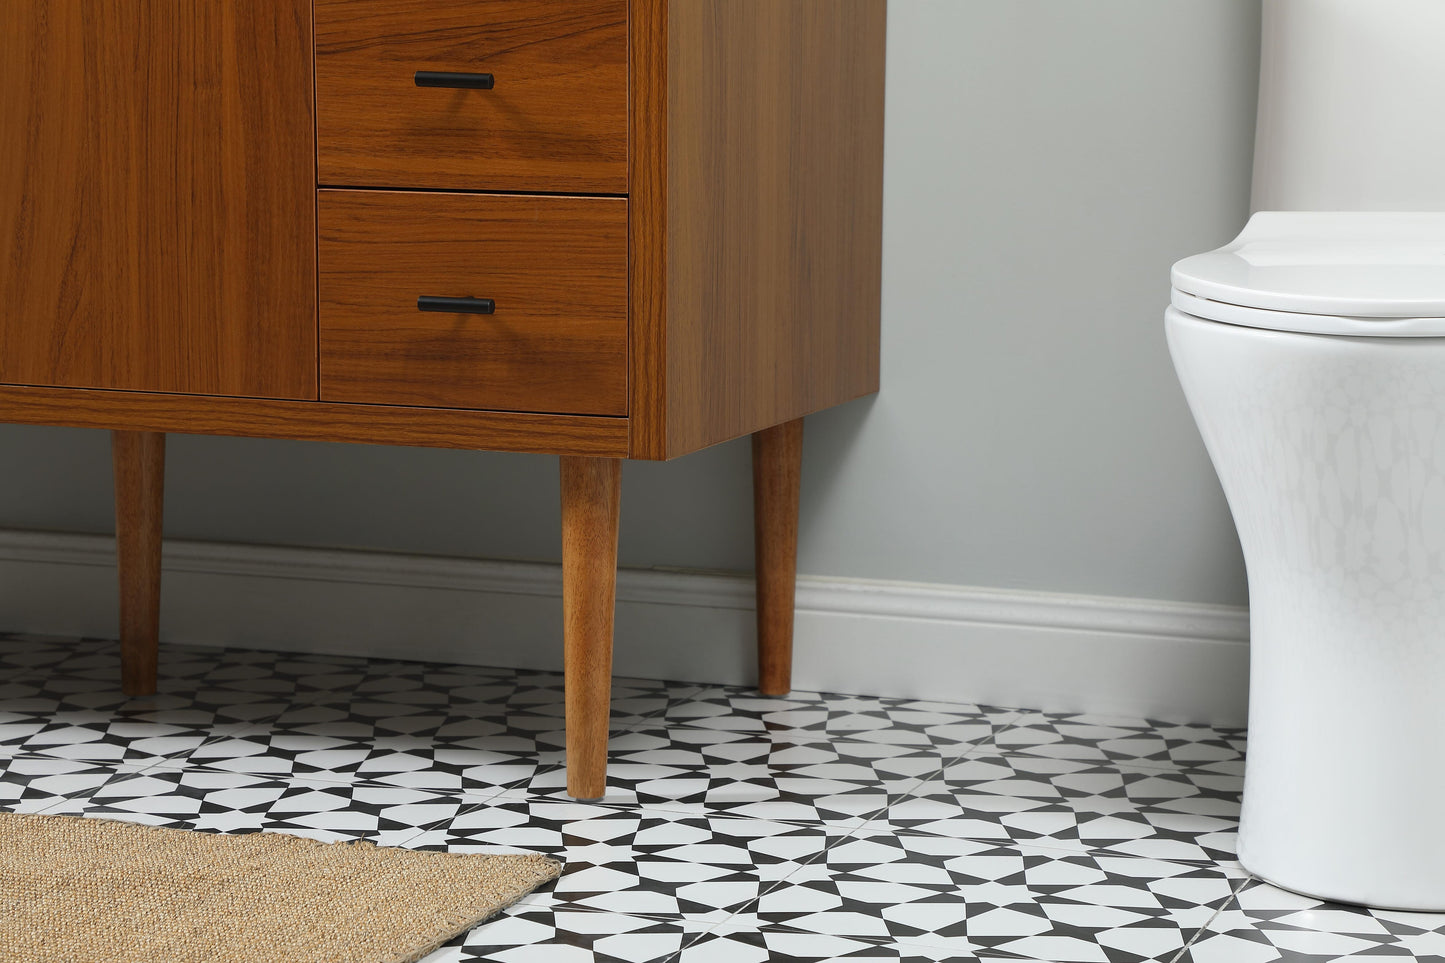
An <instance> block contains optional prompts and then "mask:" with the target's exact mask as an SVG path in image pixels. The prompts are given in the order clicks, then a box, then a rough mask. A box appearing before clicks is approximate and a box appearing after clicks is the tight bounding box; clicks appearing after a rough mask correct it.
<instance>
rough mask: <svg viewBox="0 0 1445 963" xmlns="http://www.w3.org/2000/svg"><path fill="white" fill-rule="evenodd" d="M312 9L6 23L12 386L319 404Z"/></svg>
mask: <svg viewBox="0 0 1445 963" xmlns="http://www.w3.org/2000/svg"><path fill="white" fill-rule="evenodd" d="M311 86H312V81H311V5H310V2H309V0H265V2H264V3H263V2H254V0H205V2H198V3H191V2H186V3H176V2H172V0H23V2H22V0H13V2H5V3H0V131H3V132H4V136H3V137H0V383H6V384H32V385H57V386H75V387H89V388H120V389H131V390H142V391H162V392H191V393H201V394H216V395H241V396H256V397H273V398H314V397H315V395H316V331H315V297H316V295H315V270H316V268H315V194H314V185H315V180H314V177H315V175H314V167H313V163H314V161H313V158H314V134H313V121H312V109H311V102H312V94H311Z"/></svg>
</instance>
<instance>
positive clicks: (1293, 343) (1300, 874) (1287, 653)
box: [1166, 309, 1445, 912]
mask: <svg viewBox="0 0 1445 963" xmlns="http://www.w3.org/2000/svg"><path fill="white" fill-rule="evenodd" d="M1166 330H1167V332H1168V336H1169V346H1170V351H1171V353H1172V355H1173V357H1174V363H1175V367H1176V369H1177V370H1178V373H1179V380H1180V383H1181V385H1183V387H1184V392H1185V395H1186V397H1187V398H1188V400H1189V405H1190V408H1191V409H1192V411H1193V412H1194V417H1195V420H1196V422H1197V423H1198V425H1199V430H1200V434H1201V435H1202V436H1203V438H1204V442H1205V447H1206V448H1207V449H1208V451H1209V455H1210V458H1211V459H1212V460H1213V462H1214V466H1215V469H1216V471H1217V472H1218V474H1219V479H1220V482H1221V484H1222V485H1223V487H1224V492H1225V495H1226V497H1227V498H1228V500H1229V505H1230V509H1231V511H1232V512H1233V514H1234V521H1235V526H1236V528H1237V530H1238V532H1239V539H1240V544H1241V546H1242V547H1243V549H1244V557H1245V562H1246V568H1247V571H1248V575H1249V595H1250V700H1249V701H1250V708H1249V751H1248V756H1247V761H1246V765H1245V784H1244V804H1243V811H1242V814H1241V825H1240V842H1239V857H1240V861H1241V862H1242V863H1243V864H1244V866H1245V868H1246V869H1248V870H1250V871H1251V872H1253V873H1254V874H1256V875H1258V876H1260V877H1261V878H1263V879H1265V880H1267V881H1269V882H1271V883H1274V884H1276V885H1279V886H1281V887H1282V888H1284V889H1288V890H1292V891H1294V892H1299V893H1303V894H1307V895H1310V896H1314V897H1318V898H1322V899H1330V900H1335V901H1339V902H1344V903H1355V904H1360V905H1364V906H1371V907H1378V908H1382V909H1400V910H1411V911H1432V912H1440V911H1445V338H1394V339H1389V338H1361V337H1338V336H1329V335H1315V334H1302V333H1296V332H1281V331H1272V330H1267V329H1259V328H1249V327H1241V326H1237V325H1231V324H1226V323H1222V322H1217V321H1209V320H1204V319H1201V318H1196V317H1193V316H1191V315H1187V314H1184V313H1182V312H1180V311H1177V310H1174V309H1171V310H1170V311H1169V312H1168V314H1167V316H1166Z"/></svg>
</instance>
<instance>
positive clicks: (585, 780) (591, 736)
mask: <svg viewBox="0 0 1445 963" xmlns="http://www.w3.org/2000/svg"><path fill="white" fill-rule="evenodd" d="M621 494H622V462H621V460H619V459H616V458H578V457H568V456H564V457H563V458H562V623H563V651H564V656H563V662H564V668H565V671H566V687H567V793H568V795H570V796H572V797H573V798H575V799H601V798H602V796H603V795H604V794H605V793H606V791H607V729H608V722H609V720H610V718H611V711H612V618H613V611H614V608H615V600H616V591H617V519H618V516H619V514H620V513H621Z"/></svg>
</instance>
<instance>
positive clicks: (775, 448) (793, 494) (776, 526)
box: [753, 418, 803, 695]
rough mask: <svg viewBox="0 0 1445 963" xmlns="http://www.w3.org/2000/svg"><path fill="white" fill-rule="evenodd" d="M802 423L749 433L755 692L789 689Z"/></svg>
mask: <svg viewBox="0 0 1445 963" xmlns="http://www.w3.org/2000/svg"><path fill="white" fill-rule="evenodd" d="M802 469H803V419H801V418H797V419H795V420H793V421H789V422H785V423H783V424H781V425H778V426H777V427H775V428H769V429H767V430H765V431H759V432H757V433H755V434H754V435H753V546H754V552H755V553H756V559H757V565H756V567H757V580H758V690H759V691H760V692H762V693H763V694H764V695H787V693H788V690H789V689H791V688H792V687H793V601H794V596H795V594H796V588H797V582H798V484H799V480H800V479H801V477H802Z"/></svg>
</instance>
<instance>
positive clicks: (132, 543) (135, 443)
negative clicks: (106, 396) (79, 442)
mask: <svg viewBox="0 0 1445 963" xmlns="http://www.w3.org/2000/svg"><path fill="white" fill-rule="evenodd" d="M111 455H112V458H113V460H114V463H115V547H116V562H117V565H118V567H119V569H120V687H121V690H122V691H123V692H125V694H126V695H150V694H151V693H153V692H155V691H156V644H157V641H158V639H159V636H160V621H161V502H162V497H163V494H164V491H165V473H166V436H165V435H163V434H160V433H159V432H152V431H114V432H111Z"/></svg>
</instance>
